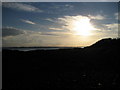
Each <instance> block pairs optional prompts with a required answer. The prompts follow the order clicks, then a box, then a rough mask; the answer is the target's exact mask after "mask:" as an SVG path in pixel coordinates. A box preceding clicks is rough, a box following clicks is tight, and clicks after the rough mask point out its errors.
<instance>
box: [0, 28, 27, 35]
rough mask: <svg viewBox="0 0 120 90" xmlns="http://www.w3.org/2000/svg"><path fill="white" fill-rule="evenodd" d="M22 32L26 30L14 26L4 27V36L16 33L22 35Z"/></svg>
mask: <svg viewBox="0 0 120 90" xmlns="http://www.w3.org/2000/svg"><path fill="white" fill-rule="evenodd" d="M20 34H25V31H23V30H20V29H17V28H13V27H4V28H2V36H3V37H6V36H16V35H20Z"/></svg>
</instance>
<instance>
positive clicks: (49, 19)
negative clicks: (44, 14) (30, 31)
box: [45, 18, 54, 22]
mask: <svg viewBox="0 0 120 90" xmlns="http://www.w3.org/2000/svg"><path fill="white" fill-rule="evenodd" d="M45 20H47V21H50V22H54V20H53V19H51V18H46V19H45Z"/></svg>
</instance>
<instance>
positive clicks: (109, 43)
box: [90, 38, 120, 48]
mask: <svg viewBox="0 0 120 90" xmlns="http://www.w3.org/2000/svg"><path fill="white" fill-rule="evenodd" d="M119 43H120V39H111V38H106V39H102V40H100V41H98V42H96V43H95V44H93V45H91V46H90V47H99V48H100V47H105V48H109V47H118V45H119Z"/></svg>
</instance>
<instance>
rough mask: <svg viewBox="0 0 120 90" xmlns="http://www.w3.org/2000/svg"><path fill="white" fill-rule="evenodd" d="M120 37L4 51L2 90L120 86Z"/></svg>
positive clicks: (75, 89)
mask: <svg viewBox="0 0 120 90" xmlns="http://www.w3.org/2000/svg"><path fill="white" fill-rule="evenodd" d="M119 43H120V39H102V40H100V41H98V42H96V43H95V44H93V45H91V46H89V47H85V48H83V49H81V48H74V49H60V50H48V51H44V50H36V51H28V52H23V51H17V50H16V51H10V50H3V54H2V55H3V56H2V57H3V75H4V78H3V81H4V83H3V90H8V89H16V90H17V89H31V90H35V89H37V90H39V89H53V88H55V89H61V88H65V89H67V88H70V89H73V90H77V89H83V88H120V70H119V68H120V58H119V54H118V50H119V49H120V48H119V47H118V45H119Z"/></svg>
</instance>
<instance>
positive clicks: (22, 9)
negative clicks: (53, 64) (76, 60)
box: [2, 2, 118, 46]
mask: <svg viewBox="0 0 120 90" xmlns="http://www.w3.org/2000/svg"><path fill="white" fill-rule="evenodd" d="M2 7H3V9H2V15H3V16H2V19H3V20H2V23H3V46H88V45H91V44H92V43H94V42H95V41H97V40H99V39H101V38H106V37H111V38H115V37H118V36H117V35H118V20H117V19H118V3H117V2H16V3H15V2H3V4H2ZM83 18H86V19H88V20H89V22H88V21H87V23H85V24H86V25H87V24H88V25H89V26H90V25H92V26H90V27H92V28H93V27H94V31H93V33H92V35H90V36H82V35H81V34H79V35H76V34H75V33H74V31H72V30H73V29H74V28H76V27H74V26H73V24H72V23H73V22H74V24H75V23H76V22H78V24H84V23H82V22H81V20H82V19H83ZM79 21H80V22H79ZM84 21H85V19H83V22H84ZM75 26H76V25H75ZM80 26H81V27H79V25H77V29H79V30H80V29H81V28H82V29H83V30H86V29H87V28H85V27H82V25H80ZM86 27H87V26H86ZM71 29H72V30H71ZM87 30H88V29H87ZM77 32H78V31H77ZM79 33H80V31H79Z"/></svg>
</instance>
